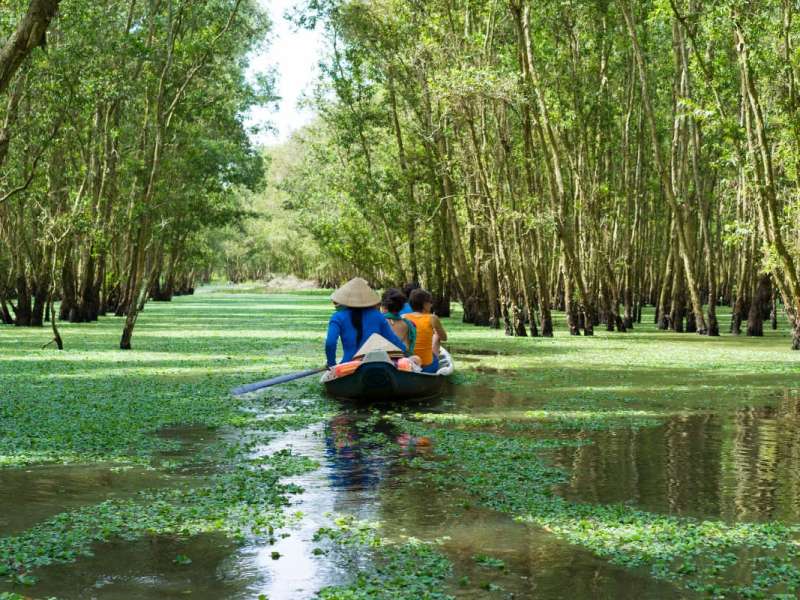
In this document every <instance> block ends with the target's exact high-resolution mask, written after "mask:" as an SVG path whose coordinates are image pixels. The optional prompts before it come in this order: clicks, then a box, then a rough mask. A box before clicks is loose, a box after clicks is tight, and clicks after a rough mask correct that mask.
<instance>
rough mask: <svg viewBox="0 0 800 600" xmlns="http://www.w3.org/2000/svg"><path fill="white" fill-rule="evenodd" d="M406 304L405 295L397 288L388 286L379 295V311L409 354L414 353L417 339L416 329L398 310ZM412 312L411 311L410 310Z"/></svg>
mask: <svg viewBox="0 0 800 600" xmlns="http://www.w3.org/2000/svg"><path fill="white" fill-rule="evenodd" d="M405 304H406V297H405V295H404V294H403V292H401V291H400V290H398V289H397V288H389V289H388V290H386V291H385V292H383V296H382V297H381V312H382V313H383V316H384V317H386V320H387V321H389V325H390V326H391V328H392V330H393V331H394V332H395V333H396V334H397V337H399V338H400V339H401V340H403V343H404V344H405V345H406V350H407V354H408V355H409V356H411V355H413V354H414V342H415V341H416V339H417V329H416V327H414V324H413V323H412V322H411V321H409V320H408V319H406V318H404V317H403V316H402V315H401V314H400V311H401V310H403V306H404V305H405ZM412 312H413V311H412Z"/></svg>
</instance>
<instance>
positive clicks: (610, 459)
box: [555, 415, 721, 515]
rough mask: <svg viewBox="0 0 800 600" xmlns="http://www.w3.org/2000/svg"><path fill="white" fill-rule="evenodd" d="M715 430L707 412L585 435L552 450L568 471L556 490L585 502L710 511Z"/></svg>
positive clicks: (715, 473)
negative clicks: (582, 441)
mask: <svg viewBox="0 0 800 600" xmlns="http://www.w3.org/2000/svg"><path fill="white" fill-rule="evenodd" d="M719 431H720V426H719V423H718V422H717V420H716V418H715V417H714V416H712V415H691V416H685V415H682V416H677V417H674V418H672V419H670V420H668V421H667V422H666V423H665V424H664V425H662V426H661V427H654V428H642V429H635V428H631V429H617V430H612V431H606V432H596V433H593V434H591V435H589V436H587V437H588V438H589V439H590V440H591V442H592V443H591V444H589V445H586V446H582V447H579V448H577V449H562V450H560V451H559V452H558V453H557V454H556V459H555V462H556V464H557V465H558V466H561V467H564V468H566V469H567V470H568V471H569V472H570V481H569V484H568V485H567V486H565V487H564V488H562V491H563V493H565V494H566V495H567V496H568V497H570V498H573V499H576V500H579V501H585V502H601V503H610V502H632V503H635V504H637V505H639V506H642V507H643V508H647V509H650V510H655V511H658V512H669V513H674V514H699V515H714V514H716V513H717V511H718V507H719V487H720V486H719V479H720V446H721V444H720V433H719Z"/></svg>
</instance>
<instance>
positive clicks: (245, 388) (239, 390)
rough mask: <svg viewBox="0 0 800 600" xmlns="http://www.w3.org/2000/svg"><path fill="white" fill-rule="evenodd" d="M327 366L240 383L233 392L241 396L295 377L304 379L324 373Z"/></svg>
mask: <svg viewBox="0 0 800 600" xmlns="http://www.w3.org/2000/svg"><path fill="white" fill-rule="evenodd" d="M327 369H328V368H327V367H322V368H321V369H310V370H308V371H298V372H297V373H289V374H288V375H280V376H278V377H273V378H272V379H265V380H264V381H256V382H255V383H248V384H247V385H240V386H239V387H236V388H233V389H232V390H231V394H233V395H234V396H241V395H242V394H246V393H248V392H255V391H256V390H261V389H264V388H268V387H272V386H273V385H278V384H279V383H286V382H287V381H294V380H295V379H302V378H303V377H308V376H309V375H314V374H315V373H322V372H323V371H326V370H327Z"/></svg>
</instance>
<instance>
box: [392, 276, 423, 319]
mask: <svg viewBox="0 0 800 600" xmlns="http://www.w3.org/2000/svg"><path fill="white" fill-rule="evenodd" d="M418 289H419V284H418V283H414V282H411V283H407V284H405V285H404V286H403V295H404V296H405V297H406V301H405V303H404V304H403V308H401V309H400V312H399V313H397V314H399V315H400V316H401V317H404V316H405V315H407V314H409V313H412V312H414V309H413V308H411V305H410V304H409V303H408V299H409V298H410V297H411V292H413V291H414V290H418Z"/></svg>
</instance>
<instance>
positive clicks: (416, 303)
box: [408, 288, 433, 312]
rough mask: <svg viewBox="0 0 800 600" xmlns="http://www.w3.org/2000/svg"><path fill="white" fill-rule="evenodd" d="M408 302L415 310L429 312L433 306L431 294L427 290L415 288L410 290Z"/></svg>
mask: <svg viewBox="0 0 800 600" xmlns="http://www.w3.org/2000/svg"><path fill="white" fill-rule="evenodd" d="M408 303H409V304H410V305H411V309H412V310H414V311H416V312H430V310H431V308H432V307H433V296H432V295H431V293H430V292H429V291H428V290H423V289H422V288H417V289H416V290H414V291H413V292H411V297H410V298H409V299H408Z"/></svg>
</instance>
